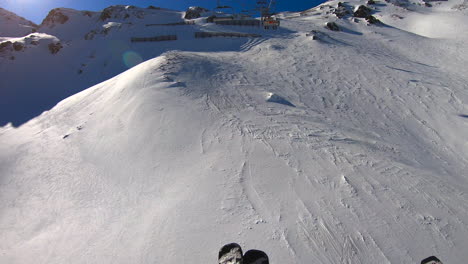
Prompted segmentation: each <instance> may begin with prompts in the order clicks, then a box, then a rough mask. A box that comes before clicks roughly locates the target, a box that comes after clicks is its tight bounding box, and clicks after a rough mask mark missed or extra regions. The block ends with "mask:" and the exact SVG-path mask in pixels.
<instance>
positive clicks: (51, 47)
mask: <svg viewBox="0 0 468 264" xmlns="http://www.w3.org/2000/svg"><path fill="white" fill-rule="evenodd" d="M62 48H63V46H62V44H60V42H57V43H50V44H49V51H50V53H52V54H56V53H57V52H59V51H60V50H61V49H62Z"/></svg>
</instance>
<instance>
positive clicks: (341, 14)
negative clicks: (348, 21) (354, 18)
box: [333, 2, 352, 18]
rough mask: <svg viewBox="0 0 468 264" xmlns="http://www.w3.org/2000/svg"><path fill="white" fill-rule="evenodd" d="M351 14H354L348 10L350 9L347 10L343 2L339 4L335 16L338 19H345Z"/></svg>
mask: <svg viewBox="0 0 468 264" xmlns="http://www.w3.org/2000/svg"><path fill="white" fill-rule="evenodd" d="M351 13H352V12H351V11H350V10H348V8H346V6H345V5H344V4H343V3H342V2H339V3H338V7H337V8H336V9H335V11H334V12H333V14H335V15H336V16H337V17H338V18H343V17H345V16H347V15H351Z"/></svg>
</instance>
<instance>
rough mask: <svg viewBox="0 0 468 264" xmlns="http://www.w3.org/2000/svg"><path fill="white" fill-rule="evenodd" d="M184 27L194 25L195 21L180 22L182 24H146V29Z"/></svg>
mask: <svg viewBox="0 0 468 264" xmlns="http://www.w3.org/2000/svg"><path fill="white" fill-rule="evenodd" d="M184 25H195V21H182V22H175V23H166V24H146V26H147V27H151V26H184Z"/></svg>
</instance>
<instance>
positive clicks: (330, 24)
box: [325, 22, 340, 31]
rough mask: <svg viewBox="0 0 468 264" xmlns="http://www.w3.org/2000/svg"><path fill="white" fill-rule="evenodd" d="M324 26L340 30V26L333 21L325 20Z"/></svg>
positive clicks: (332, 29)
mask: <svg viewBox="0 0 468 264" xmlns="http://www.w3.org/2000/svg"><path fill="white" fill-rule="evenodd" d="M325 27H326V28H328V29H329V30H331V31H340V28H339V27H338V25H337V24H336V23H335V22H327V24H325Z"/></svg>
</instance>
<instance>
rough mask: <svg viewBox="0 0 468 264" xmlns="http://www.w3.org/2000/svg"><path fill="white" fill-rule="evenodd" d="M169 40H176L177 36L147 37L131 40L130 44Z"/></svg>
mask: <svg viewBox="0 0 468 264" xmlns="http://www.w3.org/2000/svg"><path fill="white" fill-rule="evenodd" d="M169 40H177V36H176V35H164V36H156V37H149V38H131V41H132V42H148V41H169Z"/></svg>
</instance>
